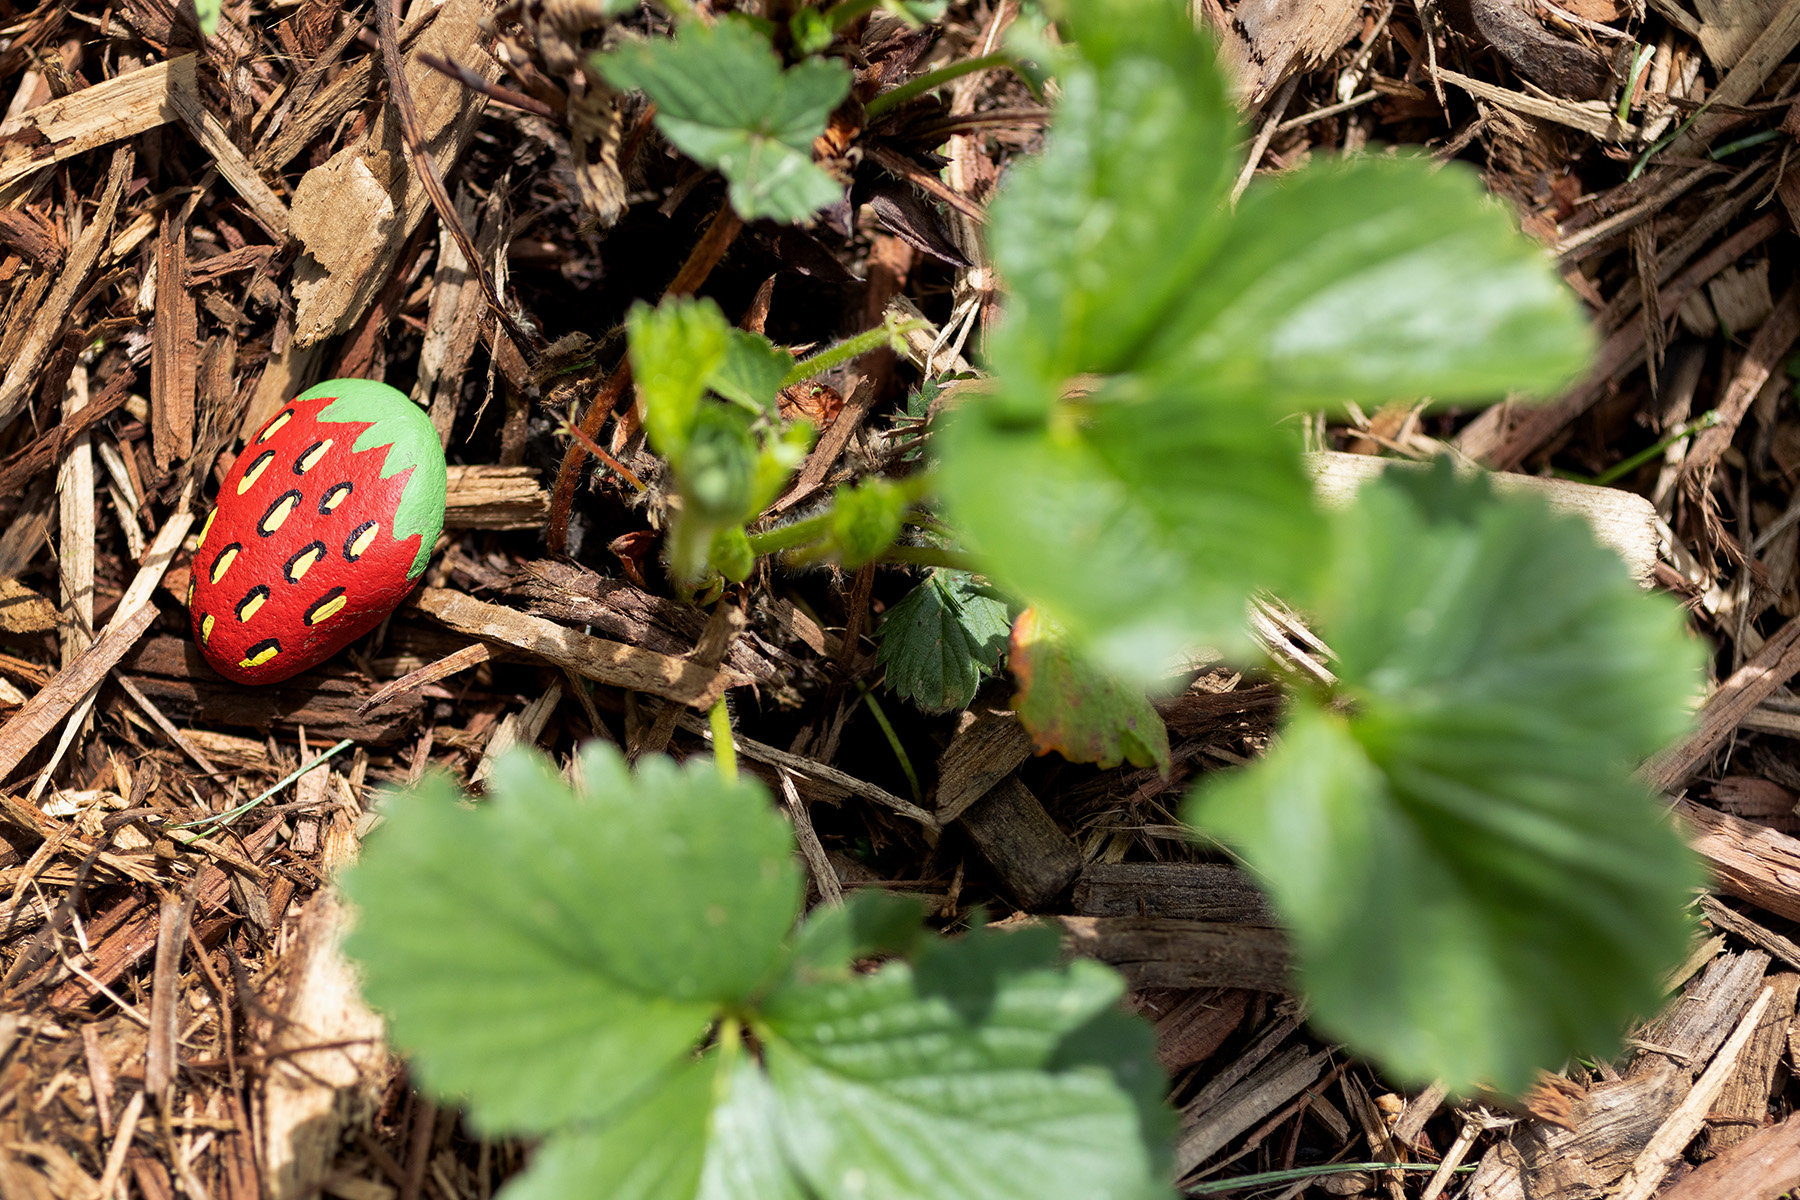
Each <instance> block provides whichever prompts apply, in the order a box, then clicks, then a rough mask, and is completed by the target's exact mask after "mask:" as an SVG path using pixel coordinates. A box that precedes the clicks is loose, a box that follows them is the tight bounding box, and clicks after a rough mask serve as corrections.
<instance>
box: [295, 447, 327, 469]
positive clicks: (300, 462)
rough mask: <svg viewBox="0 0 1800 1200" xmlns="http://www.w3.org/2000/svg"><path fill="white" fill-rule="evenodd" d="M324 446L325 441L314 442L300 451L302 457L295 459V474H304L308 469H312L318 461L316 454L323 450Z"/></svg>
mask: <svg viewBox="0 0 1800 1200" xmlns="http://www.w3.org/2000/svg"><path fill="white" fill-rule="evenodd" d="M324 448H325V443H324V442H314V443H313V444H312V445H310V446H308V447H307V448H306V449H304V450H302V451H301V452H300V457H299V458H296V459H295V460H294V474H296V475H304V474H306V473H307V472H308V471H310V470H312V469H313V466H314V465H315V464H316V463H317V461H318V459H317V457H316V455H317V454H318V452H319V451H320V450H323V449H324Z"/></svg>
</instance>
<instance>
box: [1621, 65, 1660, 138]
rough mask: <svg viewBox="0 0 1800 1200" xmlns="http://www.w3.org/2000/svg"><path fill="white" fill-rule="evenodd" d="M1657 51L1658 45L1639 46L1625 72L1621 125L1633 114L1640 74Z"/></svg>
mask: <svg viewBox="0 0 1800 1200" xmlns="http://www.w3.org/2000/svg"><path fill="white" fill-rule="evenodd" d="M1655 53H1656V47H1654V46H1639V47H1638V48H1637V53H1636V54H1635V55H1633V56H1632V59H1631V70H1629V71H1627V72H1625V88H1624V90H1623V91H1621V92H1620V93H1619V114H1618V115H1619V124H1621V125H1623V124H1624V123H1625V118H1626V117H1628V116H1630V115H1631V97H1632V95H1633V94H1634V93H1635V92H1636V91H1637V85H1638V76H1640V75H1642V74H1643V73H1644V67H1645V65H1646V64H1648V63H1649V61H1650V56H1651V55H1652V54H1655Z"/></svg>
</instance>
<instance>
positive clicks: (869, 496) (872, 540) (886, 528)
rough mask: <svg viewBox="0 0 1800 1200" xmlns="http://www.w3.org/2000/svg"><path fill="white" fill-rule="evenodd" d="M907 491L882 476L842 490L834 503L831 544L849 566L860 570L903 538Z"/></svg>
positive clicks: (833, 499) (834, 498)
mask: <svg viewBox="0 0 1800 1200" xmlns="http://www.w3.org/2000/svg"><path fill="white" fill-rule="evenodd" d="M907 503H908V501H907V498H906V492H905V491H904V490H903V489H901V488H900V487H898V486H896V485H895V484H892V483H890V482H888V481H887V480H885V479H882V478H880V477H879V476H871V477H870V478H868V479H865V480H863V481H862V482H861V483H858V484H856V485H854V486H846V487H840V488H838V489H837V491H836V492H835V493H833V495H832V500H831V541H832V549H833V551H834V552H835V554H836V556H837V559H838V561H839V562H840V563H842V564H843V565H844V566H845V567H849V568H855V567H860V566H862V565H863V564H864V563H866V562H872V561H874V560H875V559H876V558H878V557H880V555H881V553H882V551H884V550H886V549H887V548H888V547H889V546H892V545H893V544H894V540H895V539H896V538H898V537H899V536H900V526H901V521H902V518H903V517H905V515H906V508H907Z"/></svg>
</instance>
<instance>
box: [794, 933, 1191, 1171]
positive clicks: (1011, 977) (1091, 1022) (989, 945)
mask: <svg viewBox="0 0 1800 1200" xmlns="http://www.w3.org/2000/svg"><path fill="white" fill-rule="evenodd" d="M1059 958H1060V952H1059V950H1058V945H1057V938H1056V935H1055V934H1054V933H1053V932H1051V931H1049V930H1046V929H1041V928H1040V929H1034V930H1026V931H1022V932H1018V933H1011V934H1002V933H996V932H993V931H981V932H978V933H974V934H970V935H969V936H967V937H965V938H963V939H961V940H960V941H957V942H934V943H931V944H928V945H927V947H926V948H925V950H924V951H923V953H922V954H921V956H920V959H919V962H918V965H917V967H916V968H915V967H914V966H912V965H911V964H908V963H904V962H890V963H888V964H886V965H885V966H883V967H881V968H880V969H879V970H878V971H876V972H875V973H874V974H872V975H866V976H861V977H858V978H856V979H853V980H849V981H846V982H843V983H836V984H820V985H815V986H810V987H804V988H802V987H790V988H784V989H781V990H780V991H778V992H777V993H776V994H775V995H773V996H772V997H771V998H770V1002H769V1007H768V1009H767V1011H766V1018H767V1024H766V1026H765V1027H764V1028H763V1029H761V1030H760V1032H761V1033H762V1035H763V1036H762V1042H763V1046H764V1053H765V1055H766V1061H767V1066H768V1070H769V1076H770V1079H771V1080H772V1082H773V1084H774V1088H775V1092H776V1094H777V1096H778V1097H779V1100H780V1104H781V1113H782V1130H781V1132H782V1139H783V1144H784V1146H785V1148H786V1151H787V1157H788V1160H789V1161H790V1162H791V1163H793V1164H794V1167H795V1169H796V1170H797V1171H798V1172H799V1173H800V1174H801V1175H802V1176H803V1177H804V1179H805V1180H806V1183H807V1184H808V1185H809V1186H810V1187H811V1188H812V1190H813V1191H814V1192H816V1193H817V1194H818V1195H820V1196H827V1197H852V1196H886V1197H896V1198H897V1197H912V1196H933V1197H947V1198H948V1197H955V1198H959V1200H960V1198H963V1197H969V1198H971V1200H973V1198H976V1197H981V1198H996V1200H997V1198H1000V1197H1014V1196H1016V1197H1033V1198H1043V1200H1051V1198H1061V1197H1068V1198H1070V1200H1077V1198H1079V1200H1098V1198H1102V1197H1105V1198H1115V1200H1128V1198H1129V1200H1135V1198H1137V1197H1161V1196H1166V1195H1167V1194H1168V1188H1167V1185H1166V1184H1165V1183H1164V1181H1163V1180H1164V1172H1165V1170H1166V1167H1167V1151H1166V1146H1167V1139H1168V1135H1169V1133H1170V1124H1171V1122H1170V1116H1169V1113H1168V1111H1167V1109H1166V1108H1164V1107H1163V1104H1162V1091H1163V1087H1164V1086H1165V1085H1164V1081H1163V1080H1162V1078H1161V1077H1160V1072H1158V1071H1157V1070H1156V1069H1155V1068H1154V1066H1152V1065H1151V1064H1152V1062H1153V1059H1152V1058H1151V1057H1150V1051H1151V1049H1152V1045H1153V1036H1152V1034H1151V1032H1150V1030H1149V1028H1148V1027H1147V1026H1145V1025H1144V1024H1142V1023H1141V1022H1138V1021H1133V1020H1131V1019H1130V1018H1128V1017H1126V1016H1124V1015H1123V1014H1122V1013H1120V1012H1118V1010H1117V1007H1116V1006H1117V1003H1118V997H1119V995H1120V991H1121V987H1122V985H1121V983H1120V980H1119V977H1118V975H1117V974H1116V973H1114V972H1113V971H1111V970H1110V969H1108V968H1106V967H1102V966H1100V965H1099V964H1097V963H1093V962H1088V961H1082V960H1077V961H1075V962H1072V963H1069V964H1068V965H1067V966H1059V965H1058V959H1059ZM1146 1145H1151V1146H1155V1147H1157V1148H1158V1149H1157V1153H1156V1155H1155V1156H1154V1157H1153V1156H1152V1155H1151V1154H1150V1153H1147V1152H1146V1150H1145V1146H1146Z"/></svg>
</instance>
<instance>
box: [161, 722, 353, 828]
mask: <svg viewBox="0 0 1800 1200" xmlns="http://www.w3.org/2000/svg"><path fill="white" fill-rule="evenodd" d="M355 744H356V743H355V742H354V741H352V740H351V739H350V738H345V739H344V740H343V741H341V742H339V743H338V744H337V745H335V746H333V747H332V748H331V749H329V750H327V751H325V753H323V754H320V755H317V756H316V757H314V758H313V759H312V760H311V761H309V762H305V763H302V764H301V765H300V766H298V767H295V768H294V769H293V770H292V771H289V772H288V773H287V774H286V775H285V776H283V777H282V778H281V780H280V781H279V782H277V783H274V784H272V785H270V786H269V787H268V788H267V789H265V790H264V791H263V792H262V794H260V795H258V796H257V797H255V798H254V799H252V800H246V801H245V802H244V803H242V804H240V805H238V806H237V807H236V808H228V809H226V810H225V811H224V812H222V813H218V814H216V815H214V816H210V817H202V818H201V819H200V820H198V821H186V822H183V823H182V824H180V825H171V826H169V829H170V830H171V831H173V830H178V829H194V828H196V827H199V826H210V828H208V829H206V830H205V831H204V832H203V833H201V834H199V835H197V836H201V837H204V836H205V835H206V834H207V833H213V832H216V831H217V830H220V829H223V828H224V827H225V826H227V825H229V824H231V823H232V822H233V821H235V820H237V819H238V818H239V817H241V816H243V815H244V814H245V813H247V812H249V811H250V810H251V809H253V808H255V807H256V806H257V805H259V804H261V803H262V802H263V801H264V800H267V799H268V798H269V797H270V796H273V795H274V794H275V793H276V792H279V791H280V790H281V789H282V788H284V787H286V786H287V785H288V784H290V783H292V782H294V780H296V779H298V778H300V777H301V776H302V775H304V774H306V773H307V772H308V771H310V770H312V769H313V768H314V767H316V766H318V765H319V764H320V763H322V762H326V761H328V760H329V759H331V758H334V757H336V756H337V755H338V754H340V753H342V752H343V751H344V750H347V749H348V748H350V747H351V746H354V745H355Z"/></svg>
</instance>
